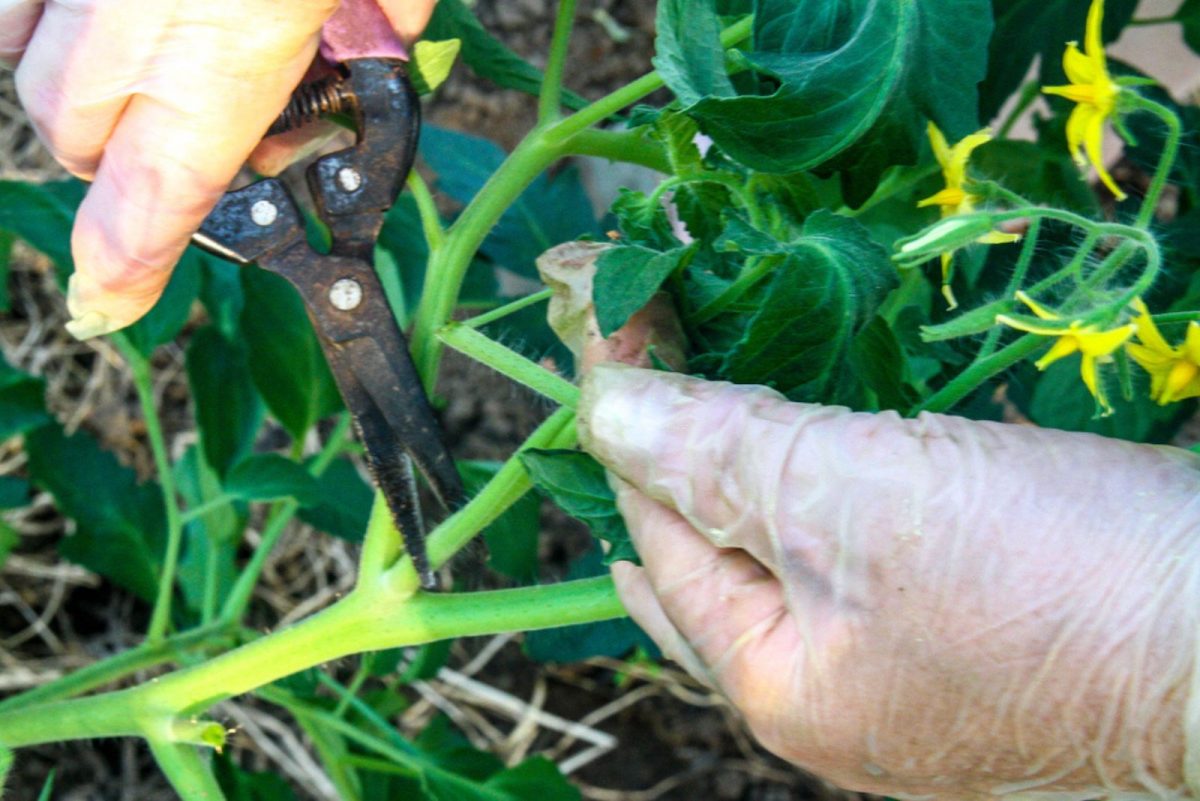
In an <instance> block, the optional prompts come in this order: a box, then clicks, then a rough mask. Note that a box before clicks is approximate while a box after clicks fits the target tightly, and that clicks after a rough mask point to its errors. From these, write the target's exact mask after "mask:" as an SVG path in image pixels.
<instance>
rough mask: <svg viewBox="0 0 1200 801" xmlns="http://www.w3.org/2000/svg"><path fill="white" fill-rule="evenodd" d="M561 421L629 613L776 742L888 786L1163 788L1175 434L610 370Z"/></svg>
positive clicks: (1085, 794)
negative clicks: (597, 469) (605, 508)
mask: <svg viewBox="0 0 1200 801" xmlns="http://www.w3.org/2000/svg"><path fill="white" fill-rule="evenodd" d="M580 439H581V442H582V443H583V445H584V447H585V448H587V449H588V450H589V451H590V452H591V453H593V454H594V455H595V456H596V457H597V458H598V459H599V460H600V461H601V462H603V463H604V464H605V465H606V466H607V467H608V468H609V470H610V471H611V474H613V475H614V476H616V477H619V478H618V479H617V480H616V481H615V485H616V486H617V487H618V502H619V505H620V508H621V511H622V513H623V514H624V516H625V518H626V520H627V522H628V524H629V529H630V533H631V535H632V537H633V539H634V543H635V545H636V547H637V550H638V553H639V554H640V556H641V559H642V561H643V564H644V567H640V568H639V567H635V566H633V565H632V564H630V563H628V562H623V563H617V564H615V565H614V566H613V574H614V577H615V578H616V580H617V586H618V588H619V590H620V593H621V596H622V598H623V600H624V601H625V603H626V606H627V608H628V609H629V611H630V613H631V614H632V615H633V617H634V618H635V619H636V620H637V621H638V622H639V623H640V624H641V625H642V627H643V628H644V629H645V630H646V631H647V632H648V633H649V634H650V635H651V636H652V637H653V638H654V639H655V640H656V641H657V642H658V643H659V644H660V645H661V646H663V648H664V651H665V652H666V653H667V654H668V655H669V656H672V657H673V658H675V659H677V660H678V661H680V662H681V663H682V664H683V665H684V666H685V667H687V668H688V669H689V670H691V671H692V672H693V673H694V674H696V675H697V676H698V677H700V678H702V679H703V680H705V681H707V682H709V683H710V684H712V685H713V686H714V687H717V688H719V689H720V690H721V691H722V692H723V693H724V694H726V695H727V696H728V697H729V699H730V700H731V701H732V702H733V704H734V705H736V706H737V707H738V708H739V709H740V710H741V711H742V712H743V713H744V715H745V717H746V720H747V721H748V723H749V725H750V727H751V728H752V730H753V731H754V733H755V734H756V736H757V737H759V738H760V739H761V741H762V742H763V743H764V744H765V745H767V746H768V747H769V748H770V749H771V750H773V751H774V752H776V753H777V754H779V755H781V756H783V757H785V758H787V759H789V760H791V761H793V762H795V763H796V764H799V765H801V766H804V767H806V768H808V769H810V770H812V771H814V772H816V773H817V774H819V775H821V776H823V777H826V778H828V779H829V780H831V781H834V782H836V783H838V784H840V785H842V786H844V787H847V788H851V789H856V790H863V791H870V792H876V793H886V794H889V795H893V796H900V797H906V796H919V795H925V794H930V795H933V796H937V797H946V798H950V797H954V798H965V797H971V796H973V795H977V796H979V797H983V796H992V795H994V794H997V793H999V794H1006V793H1010V792H1016V791H1018V790H1026V789H1028V790H1037V791H1050V790H1058V791H1076V792H1075V794H1074V795H1073V796H1072V797H1074V798H1090V797H1096V796H1101V795H1105V794H1106V792H1107V791H1111V790H1115V789H1125V790H1143V791H1151V792H1154V793H1158V794H1165V793H1166V792H1167V791H1177V792H1184V774H1183V767H1184V750H1185V737H1184V717H1185V709H1186V708H1187V707H1188V706H1189V705H1195V704H1196V703H1197V702H1198V701H1200V697H1197V696H1196V695H1195V694H1194V693H1193V691H1192V683H1193V681H1194V679H1193V675H1192V674H1193V663H1194V654H1195V648H1196V639H1197V638H1196V631H1197V624H1198V623H1200V569H1198V568H1200V565H1198V559H1200V473H1198V472H1197V468H1198V466H1200V463H1198V460H1197V458H1196V457H1195V456H1193V455H1192V454H1189V453H1187V452H1184V451H1180V450H1176V449H1171V448H1160V447H1151V446H1146V445H1138V444H1133V443H1127V442H1121V441H1115V440H1106V439H1103V438H1101V437H1096V436H1091V435H1086V434H1071V433H1065V432H1060V431H1052V430H1045V429H1037V428H1033V427H1026V426H1014V425H1001V424H993V423H980V422H972V421H969V420H965V419H961V418H955V417H946V416H939V415H923V416H922V417H920V418H918V419H915V420H906V419H901V418H900V417H898V416H897V415H895V414H893V413H884V414H874V415H872V414H855V413H850V412H848V411H846V410H844V409H839V408H833V407H821V406H815V405H809V404H796V403H789V402H787V401H785V400H784V399H783V398H782V397H781V396H779V395H778V394H776V393H774V392H772V391H770V390H767V389H764V388H760V387H759V388H756V387H746V386H733V385H728V384H721V383H709V382H704V381H700V380H697V379H693V378H689V377H686V376H682V375H678V374H669V373H663V372H654V371H649V370H639V369H635V368H631V367H625V366H620V365H600V366H597V367H595V368H594V369H593V370H592V372H591V374H590V375H589V377H588V378H587V379H586V380H585V382H584V390H583V400H582V403H581V406H580ZM1189 714H1190V713H1189ZM1193 729H1194V727H1193ZM1191 746H1192V748H1193V749H1195V748H1198V747H1200V743H1196V742H1193V743H1191ZM1194 758H1195V757H1193V759H1194ZM1188 778H1190V779H1192V780H1193V782H1192V784H1193V786H1194V784H1195V782H1194V780H1195V778H1196V777H1195V776H1189V777H1188ZM1051 797H1052V796H1051Z"/></svg>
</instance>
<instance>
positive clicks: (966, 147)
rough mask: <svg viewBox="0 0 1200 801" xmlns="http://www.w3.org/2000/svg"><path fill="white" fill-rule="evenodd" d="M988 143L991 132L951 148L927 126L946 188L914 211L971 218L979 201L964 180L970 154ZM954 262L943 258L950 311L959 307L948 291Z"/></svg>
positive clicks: (994, 238)
mask: <svg viewBox="0 0 1200 801" xmlns="http://www.w3.org/2000/svg"><path fill="white" fill-rule="evenodd" d="M991 139H992V132H991V131H989V130H988V129H987V128H984V129H983V130H981V131H977V132H975V133H973V134H971V135H970V136H967V137H965V138H963V139H962V140H961V141H959V142H958V144H956V145H954V146H953V147H951V146H950V144H949V143H948V142H947V141H946V135H945V134H943V133H942V132H941V131H940V130H939V129H938V127H937V126H936V125H934V124H933V123H932V122H930V123H929V144H930V145H932V146H933V155H934V158H936V159H937V162H938V164H939V165H940V166H941V168H942V177H943V178H944V179H945V181H946V188H945V189H943V190H942V191H940V192H938V193H936V194H933V195H930V196H929V197H927V198H925V199H924V200H922V201H920V202H918V203H917V208H925V207H926V206H938V207H940V208H941V210H942V217H943V218H945V217H953V216H954V215H956V214H970V213H971V212H973V211H975V204H976V203H977V202H978V201H979V197H978V196H977V195H972V194H971V193H970V192H968V191H967V190H966V189H965V188H964V184H965V183H966V180H967V162H968V161H970V160H971V153H972V152H973V151H974V150H975V148H977V147H979V146H980V145H982V144H984V143H985V142H990V141H991ZM1020 238H1021V237H1020V235H1019V234H1005V233H1002V232H1000V231H992V232H991V233H987V234H984V235H983V236H981V237H979V238H978V239H976V240H975V241H976V242H980V243H982V244H985V245H997V244H1002V243H1005V242H1016V241H1017V240H1019V239H1020ZM953 259H954V254H953V253H952V252H947V253H943V254H942V296H943V297H945V298H946V302H947V303H948V304H950V308H951V309H953V308H956V307H957V306H958V302H957V301H955V299H954V293H953V292H952V291H951V289H950V263H951V261H952V260H953Z"/></svg>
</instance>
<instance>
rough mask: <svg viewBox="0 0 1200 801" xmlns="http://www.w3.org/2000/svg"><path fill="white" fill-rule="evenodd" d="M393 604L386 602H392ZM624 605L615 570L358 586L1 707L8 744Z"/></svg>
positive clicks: (124, 722)
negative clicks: (149, 674) (303, 614)
mask: <svg viewBox="0 0 1200 801" xmlns="http://www.w3.org/2000/svg"><path fill="white" fill-rule="evenodd" d="M385 610H386V611H385ZM624 614H625V611H624V609H623V607H622V606H621V602H620V600H618V598H617V595H616V592H615V590H614V588H613V584H612V579H611V578H610V577H608V576H603V577H599V578H591V579H582V580H579V581H569V582H565V583H562V584H551V585H544V586H537V587H520V588H517V589H512V590H495V591H488V592H476V593H445V594H442V593H418V594H416V595H414V596H412V597H409V598H404V597H401V596H397V595H395V594H394V593H393V592H392V591H391V590H390V589H388V588H387V587H386V585H384V584H375V585H373V586H372V588H371V589H370V591H367V592H362V591H357V590H356V591H355V592H353V593H351V594H350V595H348V596H346V597H345V598H343V599H342V600H341V601H339V602H338V603H336V604H334V605H333V606H331V607H329V608H327V609H325V610H323V611H321V612H318V613H317V614H315V615H313V616H312V617H309V618H306V619H305V620H303V621H301V622H300V623H297V624H296V625H295V626H292V627H290V628H286V629H282V630H280V631H277V632H274V633H273V634H271V635H270V636H268V637H263V638H262V639H259V640H255V641H254V642H251V643H248V644H246V645H243V646H242V647H240V648H238V649H236V650H233V651H229V652H227V653H225V654H222V655H220V656H218V657H216V658H214V659H211V660H209V661H207V662H203V663H201V664H199V665H196V666H194V667H190V668H185V669H183V670H178V671H176V672H174V673H171V674H168V675H166V676H163V677H161V678H159V679H157V680H155V681H154V682H152V683H149V684H144V685H141V686H139V687H136V688H133V689H129V690H119V691H117V692H112V693H106V694H103V695H94V696H89V697H87V698H76V699H72V700H69V701H60V702H57V703H52V704H44V705H37V706H32V707H26V708H22V709H17V710H14V711H11V712H6V713H4V714H0V743H2V744H3V745H5V746H7V747H20V746H25V745H35V744H37V743H44V742H52V741H64V740H76V739H80V738H86V737H121V736H137V735H143V734H146V733H147V732H161V731H162V730H163V728H164V727H165V726H168V725H170V722H171V721H174V720H175V719H176V718H177V717H179V716H181V715H195V714H198V713H200V712H202V711H203V710H204V709H207V708H208V707H210V706H212V705H213V704H215V703H217V702H219V701H222V700H225V699H227V698H232V697H234V696H237V695H241V694H243V693H247V692H250V691H251V690H254V689H255V688H257V687H261V686H262V685H264V684H269V683H270V682H272V681H275V680H277V679H280V678H283V677H284V676H288V675H291V674H292V673H296V672H297V671H300V670H304V669H305V668H309V667H312V666H313V665H319V664H321V663H322V662H328V661H330V660H333V659H341V658H343V657H346V656H349V655H351V654H356V653H362V652H363V651H378V650H383V649H385V648H396V647H401V646H410V645H420V644H423V643H427V642H435V641H437V640H445V639H452V638H457V637H474V636H483V635H491V634H500V633H504V632H510V631H532V630H535V629H544V628H555V627H558V626H569V625H576V624H580V623H592V622H596V621H600V620H611V619H613V618H616V617H621V616H623V615H624Z"/></svg>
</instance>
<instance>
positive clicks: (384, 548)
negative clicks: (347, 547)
mask: <svg viewBox="0 0 1200 801" xmlns="http://www.w3.org/2000/svg"><path fill="white" fill-rule="evenodd" d="M402 553H404V540H403V539H402V538H401V536H400V532H399V531H397V530H396V521H395V519H394V518H393V517H392V511H391V509H390V508H389V507H388V504H387V499H386V498H385V497H384V495H383V492H381V491H379V490H376V491H375V499H374V501H372V503H371V517H370V519H369V520H367V532H366V534H364V535H363V545H362V553H361V554H360V555H359V558H358V579H357V582H356V583H357V584H366V583H369V582H372V581H375V580H376V579H377V578H379V577H380V576H381V575H383V572H384V571H385V570H387V569H388V568H389V567H391V566H392V565H393V564H394V563H395V562H396V560H397V559H399V558H400V555H401V554H402Z"/></svg>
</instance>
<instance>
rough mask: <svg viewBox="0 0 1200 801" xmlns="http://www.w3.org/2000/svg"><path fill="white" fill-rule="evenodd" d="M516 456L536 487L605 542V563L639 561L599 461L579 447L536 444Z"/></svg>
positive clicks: (614, 495) (615, 497)
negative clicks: (553, 446) (565, 448)
mask: <svg viewBox="0 0 1200 801" xmlns="http://www.w3.org/2000/svg"><path fill="white" fill-rule="evenodd" d="M520 458H521V464H522V465H524V466H525V470H526V471H528V473H529V477H530V478H531V479H532V480H533V484H534V486H536V487H537V488H538V490H540V491H541V492H543V493H545V494H546V496H547V497H549V498H550V500H552V501H554V502H555V503H556V504H558V506H559V507H560V508H561V509H562V510H563V511H564V512H566V513H567V514H569V515H570V516H571V517H574V518H576V519H578V520H582V521H583V522H584V523H586V524H587V526H588V528H590V529H591V530H592V534H594V535H595V536H596V537H598V538H600V539H602V540H604V541H605V542H606V543H608V544H609V546H610V547H609V550H608V553H607V554H606V555H605V558H604V563H605V564H612V563H613V562H617V561H621V560H626V561H630V562H633V563H634V564H641V562H640V561H639V560H638V557H637V552H636V551H635V550H634V548H633V542H632V541H631V540H630V539H629V530H628V529H626V528H625V521H624V520H623V519H622V518H621V513H620V512H618V511H617V502H616V499H617V496H616V494H615V493H614V492H613V491H612V488H611V487H609V486H608V479H607V478H605V474H604V467H603V466H601V464H600V463H599V462H597V461H596V460H595V459H593V458H592V457H591V456H589V455H588V454H586V453H584V452H582V451H568V450H541V449H538V448H530V449H528V450H523V451H521V453H520Z"/></svg>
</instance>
